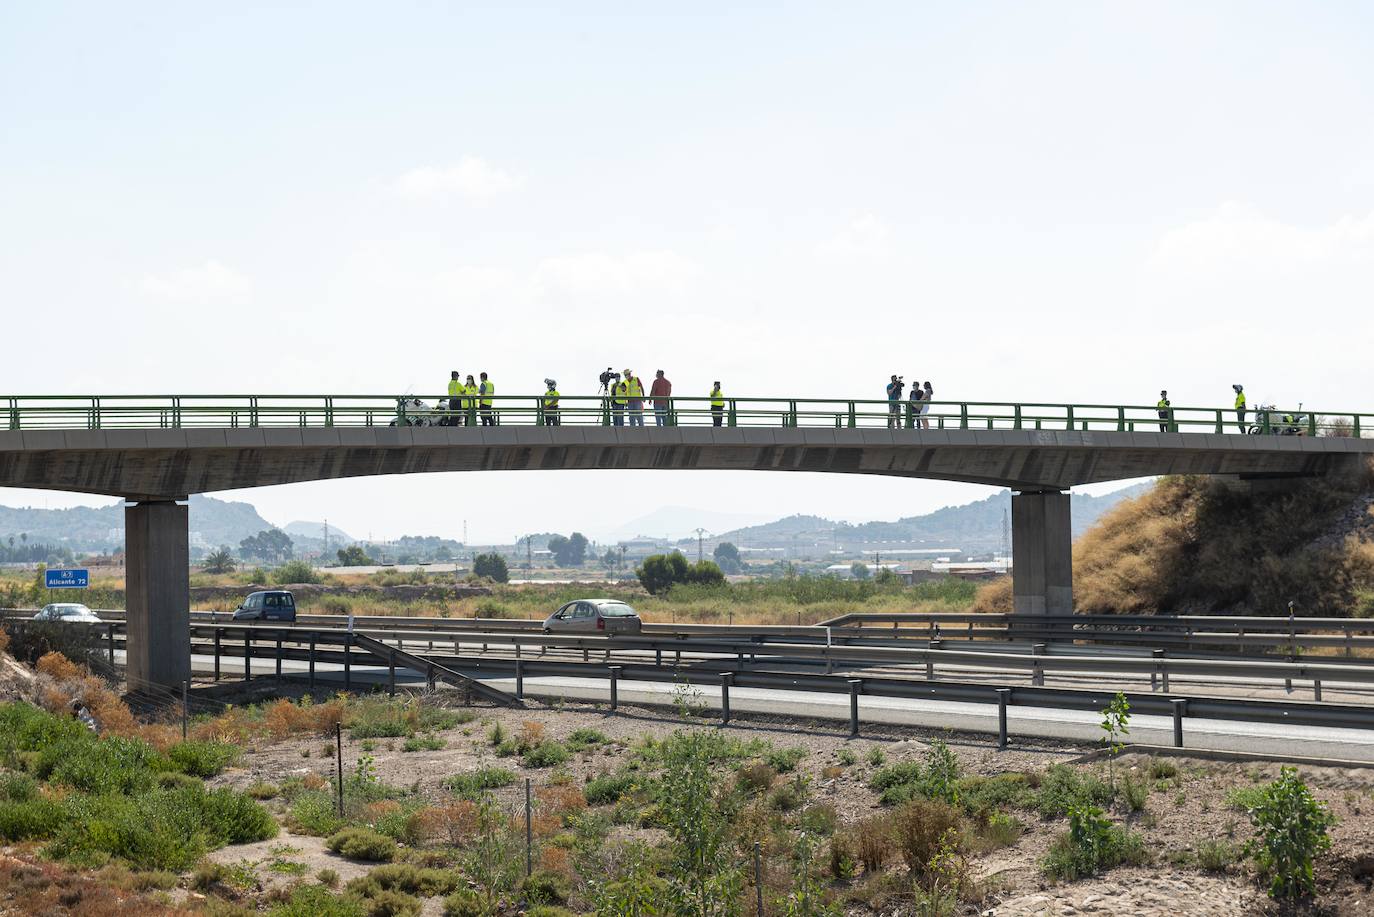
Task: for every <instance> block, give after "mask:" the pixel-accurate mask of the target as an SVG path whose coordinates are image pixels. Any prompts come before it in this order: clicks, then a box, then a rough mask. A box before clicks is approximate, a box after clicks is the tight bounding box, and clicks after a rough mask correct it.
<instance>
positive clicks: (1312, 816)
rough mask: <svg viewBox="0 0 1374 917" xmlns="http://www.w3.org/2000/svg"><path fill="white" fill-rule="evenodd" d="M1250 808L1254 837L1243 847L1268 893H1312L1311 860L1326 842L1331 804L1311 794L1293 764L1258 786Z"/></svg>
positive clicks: (1325, 847)
mask: <svg viewBox="0 0 1374 917" xmlns="http://www.w3.org/2000/svg"><path fill="white" fill-rule="evenodd" d="M1249 812H1250V821H1251V823H1252V824H1253V825H1254V826H1255V836H1254V837H1253V838H1251V840H1250V841H1249V843H1247V844H1246V846H1245V852H1246V854H1247V855H1248V856H1250V857H1251V858H1253V859H1254V861H1255V866H1256V867H1257V868H1258V869H1259V873H1260V875H1261V876H1262V877H1263V878H1265V879H1267V880H1268V882H1269V895H1270V897H1273V898H1297V897H1300V896H1303V895H1310V894H1312V893H1313V892H1314V891H1315V884H1314V881H1313V875H1312V863H1313V861H1314V860H1315V859H1316V857H1317V854H1319V853H1322V852H1324V851H1326V850H1328V849H1330V847H1331V837H1330V835H1328V834H1327V829H1329V828H1330V827H1331V826H1332V825H1334V824H1335V823H1336V818H1335V816H1334V815H1332V814H1331V811H1330V809H1328V808H1327V806H1326V805H1325V804H1324V803H1320V802H1318V801H1317V800H1316V799H1314V798H1313V796H1312V792H1311V791H1310V790H1309V789H1308V788H1307V784H1306V783H1304V782H1303V780H1302V778H1301V777H1299V776H1298V772H1297V770H1296V769H1295V768H1292V767H1285V768H1283V769H1282V770H1280V772H1279V778H1278V779H1277V780H1275V781H1274V782H1272V783H1270V784H1269V785H1267V786H1265V787H1264V788H1263V792H1262V794H1261V797H1260V799H1259V801H1258V802H1257V803H1256V804H1255V805H1254V806H1252V807H1251V808H1250V809H1249Z"/></svg>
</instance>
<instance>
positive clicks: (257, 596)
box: [234, 589, 296, 621]
mask: <svg viewBox="0 0 1374 917" xmlns="http://www.w3.org/2000/svg"><path fill="white" fill-rule="evenodd" d="M234 620H235V621H294V620H296V597H295V596H294V595H292V594H291V593H289V592H287V591H286V590H285V589H274V590H272V591H270V592H250V593H249V594H248V598H246V599H244V600H243V604H242V605H240V606H239V607H238V608H235V609H234Z"/></svg>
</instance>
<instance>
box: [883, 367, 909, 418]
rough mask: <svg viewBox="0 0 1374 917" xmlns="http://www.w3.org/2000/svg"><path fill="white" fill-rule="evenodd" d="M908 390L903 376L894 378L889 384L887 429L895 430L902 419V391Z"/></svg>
mask: <svg viewBox="0 0 1374 917" xmlns="http://www.w3.org/2000/svg"><path fill="white" fill-rule="evenodd" d="M904 388H906V385H905V383H903V382H902V377H901V376H893V377H892V381H891V382H889V383H888V384H887V428H888V429H889V430H895V429H897V426H898V421H899V420H900V418H901V404H902V389H904Z"/></svg>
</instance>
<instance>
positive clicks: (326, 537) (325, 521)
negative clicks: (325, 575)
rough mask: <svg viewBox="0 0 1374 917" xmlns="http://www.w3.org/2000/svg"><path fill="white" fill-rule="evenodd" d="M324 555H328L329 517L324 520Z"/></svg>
mask: <svg viewBox="0 0 1374 917" xmlns="http://www.w3.org/2000/svg"><path fill="white" fill-rule="evenodd" d="M324 556H325V557H328V556H329V519H328V518H327V517H326V518H325V520H324Z"/></svg>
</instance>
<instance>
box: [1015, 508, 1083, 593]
mask: <svg viewBox="0 0 1374 917" xmlns="http://www.w3.org/2000/svg"><path fill="white" fill-rule="evenodd" d="M1071 518H1072V513H1071V510H1070V508H1069V495H1068V494H1066V493H1063V492H1062V491H1042V492H1030V493H1016V494H1012V497H1011V554H1012V574H1011V592H1012V611H1013V612H1015V613H1016V614H1031V615H1036V614H1040V615H1043V614H1052V615H1067V614H1073V525H1072V521H1071Z"/></svg>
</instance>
